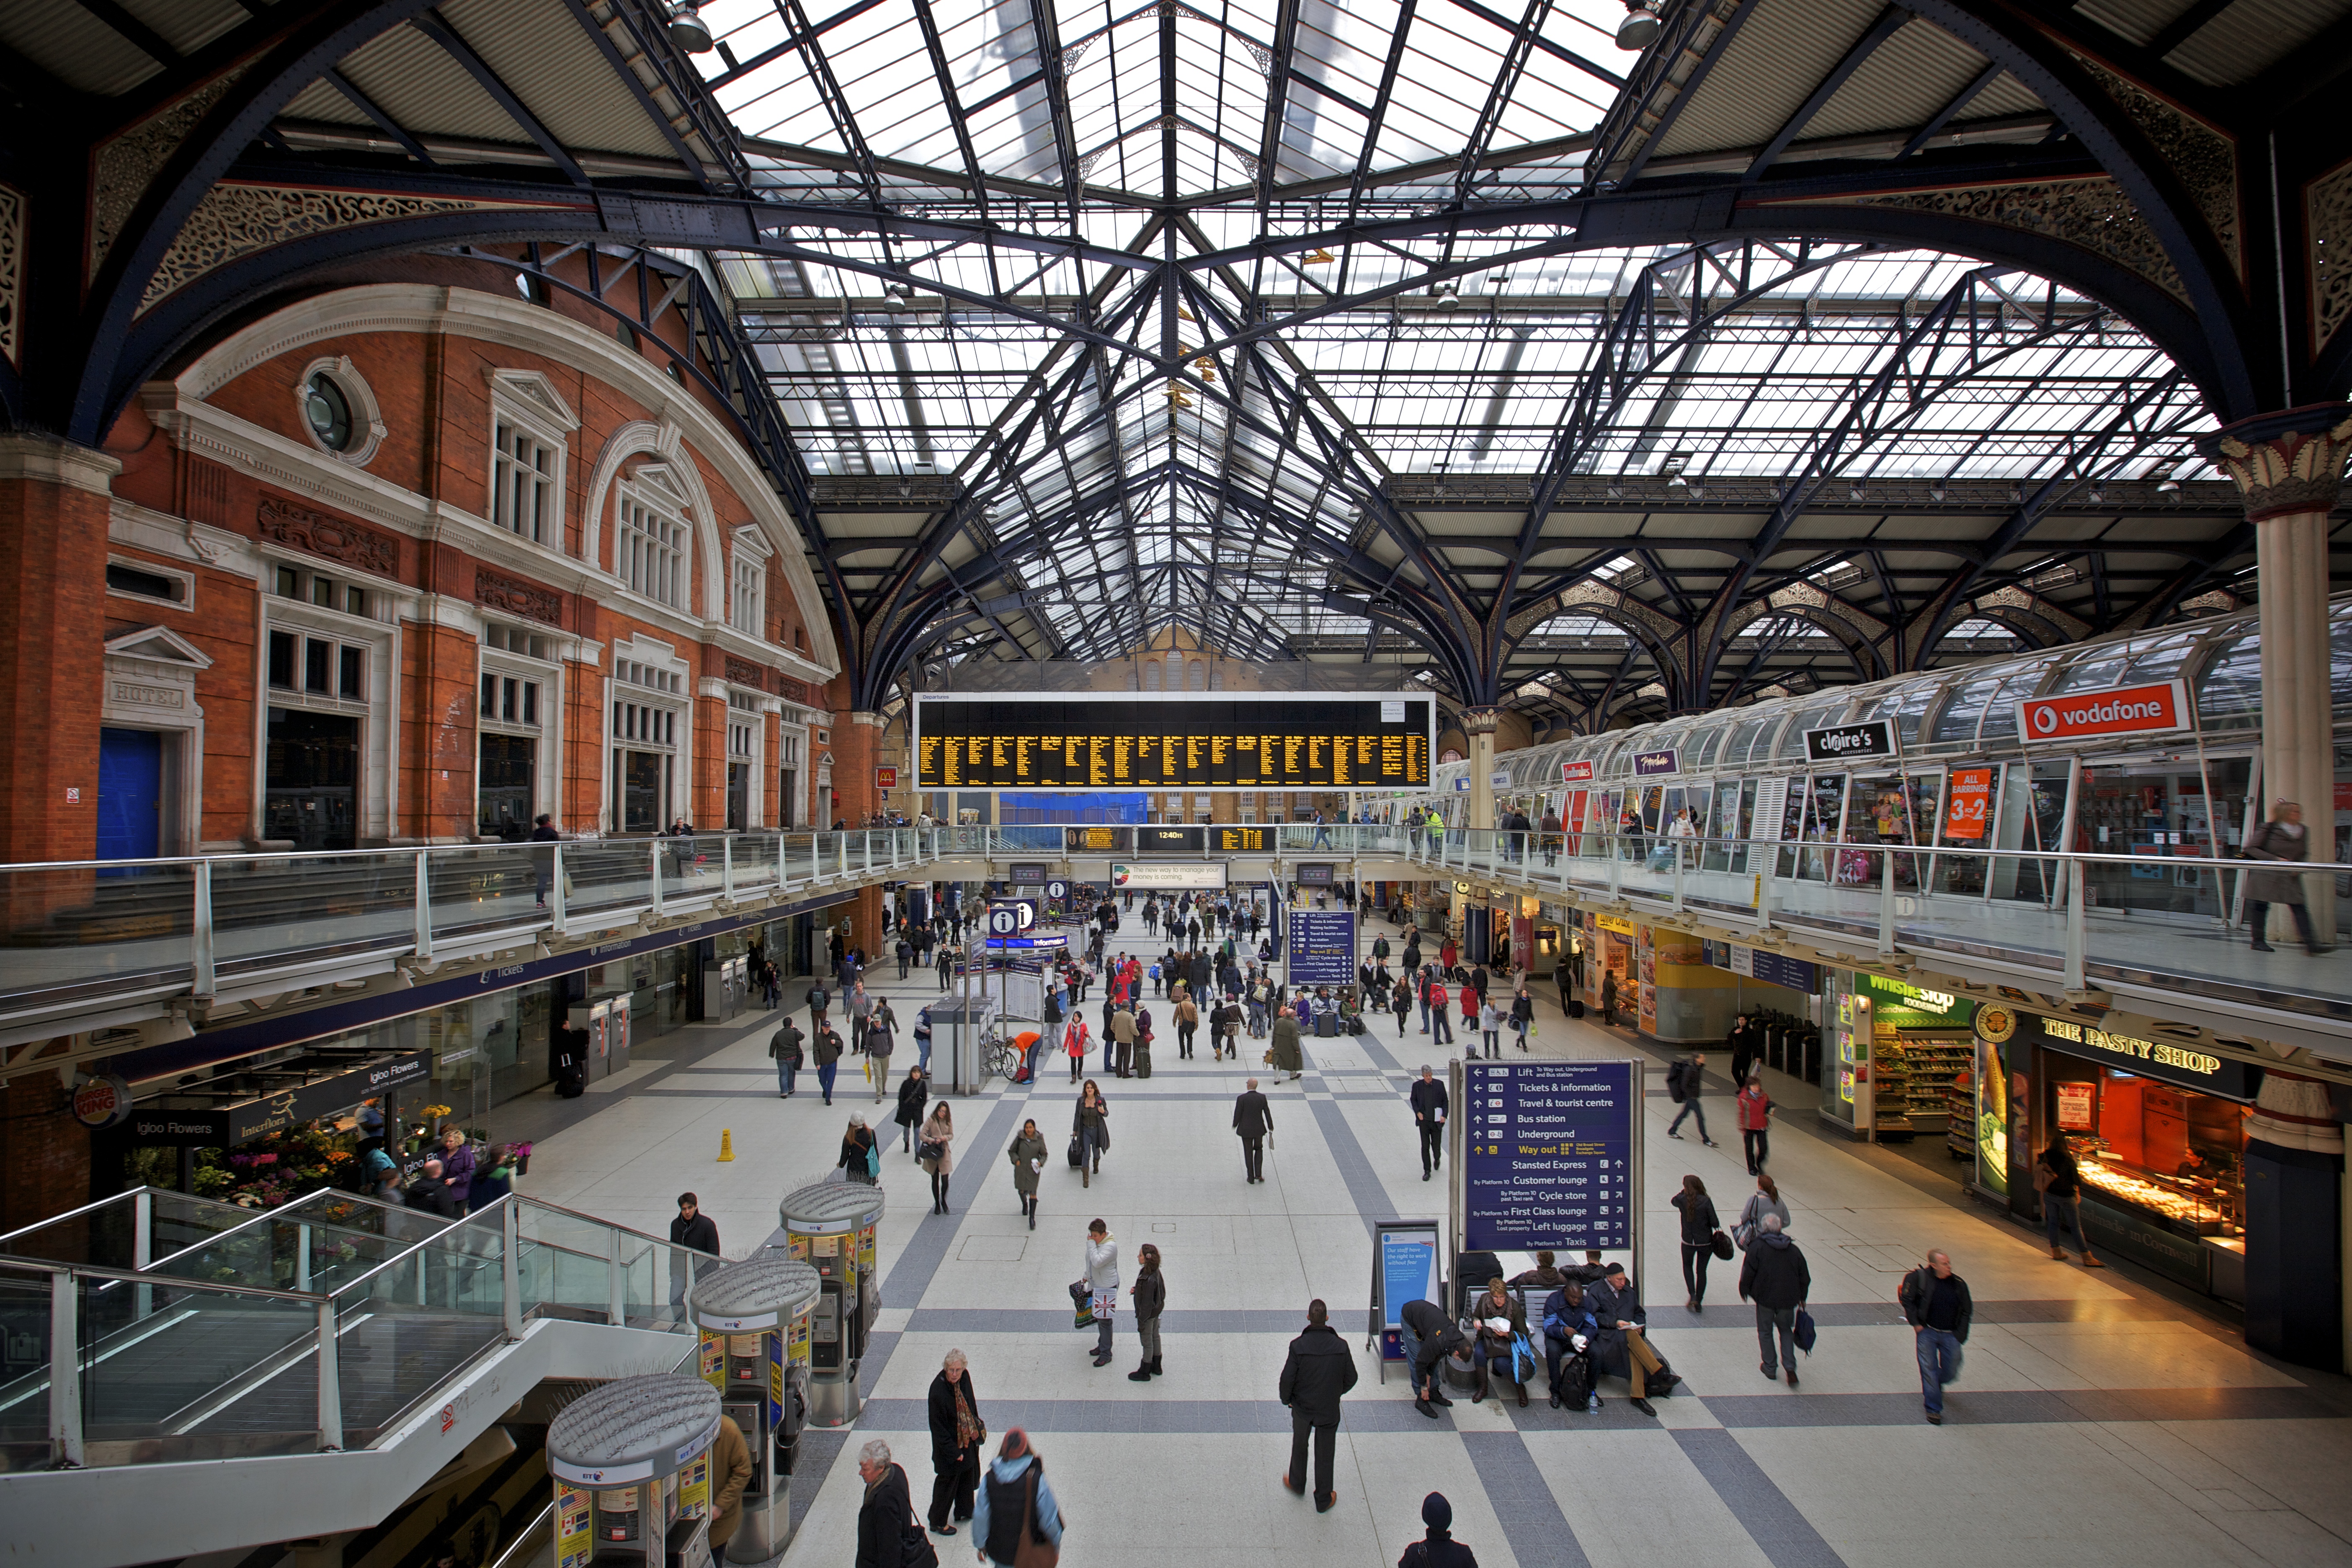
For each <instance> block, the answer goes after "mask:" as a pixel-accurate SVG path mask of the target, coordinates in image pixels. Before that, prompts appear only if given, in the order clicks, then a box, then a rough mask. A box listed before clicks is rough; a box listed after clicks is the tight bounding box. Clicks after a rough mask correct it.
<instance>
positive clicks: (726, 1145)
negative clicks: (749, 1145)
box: [719, 1127, 735, 1165]
mask: <svg viewBox="0 0 2352 1568" xmlns="http://www.w3.org/2000/svg"><path fill="white" fill-rule="evenodd" d="M733 1158H735V1132H734V1130H733V1129H732V1128H728V1127H722V1128H720V1129H719V1163H720V1164H722V1165H723V1164H725V1163H728V1162H729V1161H730V1160H732V1159H733Z"/></svg>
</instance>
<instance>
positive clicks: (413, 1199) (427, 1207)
mask: <svg viewBox="0 0 2352 1568" xmlns="http://www.w3.org/2000/svg"><path fill="white" fill-rule="evenodd" d="M404 1201H405V1202H406V1203H407V1205H408V1206H409V1207H410V1208H413V1209H415V1210H417V1211H418V1212H420V1213H423V1214H429V1215H439V1216H440V1217H441V1218H443V1219H456V1218H457V1199H456V1198H455V1197H453V1196H451V1195H450V1193H449V1184H448V1183H446V1182H445V1181H443V1180H442V1179H441V1162H440V1161H438V1160H427V1161H425V1163H424V1164H423V1165H422V1166H421V1167H419V1168H418V1170H417V1173H416V1174H415V1175H414V1176H412V1177H410V1178H409V1181H408V1191H407V1193H406V1194H405V1197H404Z"/></svg>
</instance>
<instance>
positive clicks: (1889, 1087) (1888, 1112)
mask: <svg viewBox="0 0 2352 1568" xmlns="http://www.w3.org/2000/svg"><path fill="white" fill-rule="evenodd" d="M1850 991H1851V994H1852V995H1853V997H1854V998H1855V999H1856V1001H1857V1002H1860V1003H1864V1004H1866V1007H1865V1008H1864V1009H1862V1010H1859V1011H1853V1010H1851V1009H1850V1011H1853V1016H1854V1018H1855V1021H1856V1022H1855V1026H1857V1027H1858V1026H1860V1023H1861V1020H1862V1019H1863V1018H1864V1016H1865V1015H1866V1017H1867V1022H1868V1026H1869V1031H1870V1040H1869V1046H1870V1048H1869V1051H1868V1055H1867V1059H1868V1060H1869V1062H1870V1064H1871V1066H1870V1071H1869V1073H1868V1075H1867V1079H1868V1092H1869V1101H1870V1127H1871V1130H1872V1132H1873V1134H1874V1139H1875V1141H1876V1142H1906V1141H1909V1142H1912V1143H1913V1148H1914V1152H1918V1151H1920V1150H1927V1149H1940V1150H1941V1151H1943V1153H1944V1160H1942V1161H1939V1162H1938V1163H1947V1162H1948V1161H1954V1160H1957V1161H1973V1160H1974V1159H1975V1157H1976V1140H1975V1134H1974V1131H1973V1126H1974V1122H1975V1120H1976V1092H1975V1088H1974V1085H1975V1082H1976V1037H1975V1036H1974V1035H1973V1034H1972V1033H1971V1032H1970V1030H1969V1020H1970V1019H1972V1018H1973V1017H1974V1016H1976V1004H1975V1003H1973V1002H1970V1001H1968V1000H1967V999H1965V998H1963V997H1958V996H1955V995H1953V994H1950V993H1949V992H1945V991H1937V990H1933V989H1930V988H1928V987H1926V986H1921V985H1914V984H1911V983H1910V982H1909V981H1907V980H1895V979H1890V978H1888V977H1887V976H1885V975H1883V974H1872V973H1855V974H1853V976H1851V978H1850Z"/></svg>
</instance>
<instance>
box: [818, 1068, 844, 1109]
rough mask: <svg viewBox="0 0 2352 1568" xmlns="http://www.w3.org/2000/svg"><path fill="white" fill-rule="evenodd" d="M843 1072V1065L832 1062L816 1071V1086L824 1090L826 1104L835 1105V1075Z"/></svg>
mask: <svg viewBox="0 0 2352 1568" xmlns="http://www.w3.org/2000/svg"><path fill="white" fill-rule="evenodd" d="M840 1070H841V1063H840V1062H838V1061H830V1062H827V1063H825V1064H824V1066H823V1067H821V1068H817V1069H816V1086H817V1088H819V1089H823V1090H824V1102H825V1103H826V1104H827V1105H831V1104H832V1103H833V1075H834V1074H835V1073H836V1072H839V1071H840Z"/></svg>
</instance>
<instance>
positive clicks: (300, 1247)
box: [294, 1224, 310, 1290]
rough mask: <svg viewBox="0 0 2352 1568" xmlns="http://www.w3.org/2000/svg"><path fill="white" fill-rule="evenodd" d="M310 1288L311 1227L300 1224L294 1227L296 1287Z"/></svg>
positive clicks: (299, 1288) (300, 1288)
mask: <svg viewBox="0 0 2352 1568" xmlns="http://www.w3.org/2000/svg"><path fill="white" fill-rule="evenodd" d="M294 1289H297V1290H308V1289H310V1226H307V1225H299V1224H298V1225H296V1226H295V1227H294Z"/></svg>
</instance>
